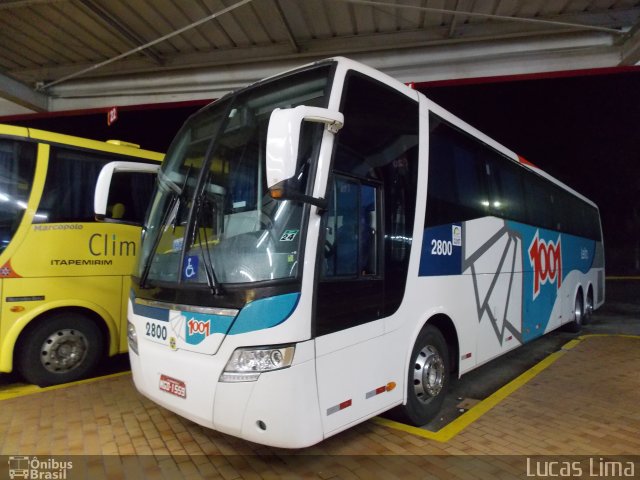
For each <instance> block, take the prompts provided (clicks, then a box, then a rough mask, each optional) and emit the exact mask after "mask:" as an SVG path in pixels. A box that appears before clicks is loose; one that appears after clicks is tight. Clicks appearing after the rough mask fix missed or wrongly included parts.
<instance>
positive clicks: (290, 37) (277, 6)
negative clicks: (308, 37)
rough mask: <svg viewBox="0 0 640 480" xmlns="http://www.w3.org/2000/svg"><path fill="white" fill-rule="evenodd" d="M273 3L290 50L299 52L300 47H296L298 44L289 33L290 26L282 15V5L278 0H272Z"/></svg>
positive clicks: (291, 33) (290, 32)
mask: <svg viewBox="0 0 640 480" xmlns="http://www.w3.org/2000/svg"><path fill="white" fill-rule="evenodd" d="M273 3H274V4H275V6H276V12H277V13H278V17H279V18H280V22H282V25H283V27H284V30H285V33H286V34H287V39H288V40H289V43H290V44H291V48H292V49H293V51H294V52H296V53H297V52H299V51H300V47H299V46H298V43H297V42H296V39H295V37H294V35H293V32H292V31H291V26H290V25H289V22H288V21H287V17H286V16H285V14H284V11H283V10H282V5H280V0H273Z"/></svg>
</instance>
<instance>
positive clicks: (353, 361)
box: [315, 175, 386, 432]
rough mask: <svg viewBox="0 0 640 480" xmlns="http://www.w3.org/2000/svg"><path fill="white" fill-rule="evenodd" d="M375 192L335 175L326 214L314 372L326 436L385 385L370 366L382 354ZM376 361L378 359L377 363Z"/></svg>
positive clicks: (357, 414) (368, 407)
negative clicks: (368, 394) (315, 370)
mask: <svg viewBox="0 0 640 480" xmlns="http://www.w3.org/2000/svg"><path fill="white" fill-rule="evenodd" d="M379 205H380V189H379V188H378V187H377V186H376V185H372V184H371V183H368V182H365V181H362V180H358V179H354V178H350V177H346V176H340V175H336V176H335V179H334V182H333V185H332V188H331V197H330V202H329V209H328V211H327V212H326V213H325V222H324V227H325V235H324V251H323V252H322V253H321V254H320V255H321V259H320V263H321V265H320V268H321V274H320V281H319V283H318V289H317V296H316V309H315V320H316V337H317V338H316V368H317V378H318V391H319V396H320V406H321V414H322V417H323V420H324V430H325V432H331V431H333V430H335V429H337V428H339V427H340V426H342V425H344V424H345V423H349V422H351V421H355V420H357V419H358V418H361V417H362V416H363V415H365V414H366V413H368V411H370V410H371V408H373V406H374V405H375V404H376V402H375V401H367V399H366V393H367V392H368V391H371V390H375V389H376V388H378V387H380V386H381V385H384V384H386V381H384V380H383V379H384V378H386V377H385V376H384V373H383V372H382V371H381V368H380V366H379V365H376V364H375V362H372V357H375V352H376V350H377V351H380V350H379V349H381V348H382V338H383V337H382V335H383V333H384V325H383V321H382V320H381V318H382V316H383V307H384V290H383V277H382V272H381V271H380V253H381V252H380V240H381V238H380V233H381V232H380V231H379V228H378V226H379V223H380V208H379ZM378 358H379V357H378Z"/></svg>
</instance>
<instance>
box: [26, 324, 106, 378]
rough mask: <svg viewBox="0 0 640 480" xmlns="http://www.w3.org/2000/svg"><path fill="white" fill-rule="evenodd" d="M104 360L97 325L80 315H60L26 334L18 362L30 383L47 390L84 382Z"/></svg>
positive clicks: (37, 325)
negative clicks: (82, 379)
mask: <svg viewBox="0 0 640 480" xmlns="http://www.w3.org/2000/svg"><path fill="white" fill-rule="evenodd" d="M101 356H102V341H101V333H100V330H99V329H98V327H97V326H96V325H95V323H94V322H93V321H92V320H91V319H90V318H88V317H87V316H85V315H82V314H80V313H76V312H59V313H55V314H53V315H51V316H49V317H47V318H43V319H42V320H40V321H39V322H38V323H36V324H35V325H34V326H33V327H32V328H30V329H29V330H28V331H26V332H25V334H24V337H23V339H22V340H21V342H20V345H19V348H18V351H17V358H16V360H17V368H18V371H19V372H20V374H21V375H22V377H23V378H24V379H25V380H26V381H28V382H29V383H33V384H36V385H39V386H41V387H45V386H49V385H57V384H59V383H67V382H72V381H74V380H78V379H80V378H83V377H84V376H86V375H87V374H88V373H90V372H91V371H92V370H93V369H94V368H95V367H96V366H97V364H98V362H99V361H100V358H101Z"/></svg>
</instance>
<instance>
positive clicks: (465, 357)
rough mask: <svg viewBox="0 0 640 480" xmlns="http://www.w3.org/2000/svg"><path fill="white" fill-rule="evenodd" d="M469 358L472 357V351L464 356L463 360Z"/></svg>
mask: <svg viewBox="0 0 640 480" xmlns="http://www.w3.org/2000/svg"><path fill="white" fill-rule="evenodd" d="M467 358H471V352H469V353H467V354H465V355H463V356H462V360H466V359H467Z"/></svg>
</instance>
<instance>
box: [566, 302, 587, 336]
mask: <svg viewBox="0 0 640 480" xmlns="http://www.w3.org/2000/svg"><path fill="white" fill-rule="evenodd" d="M583 321H584V306H583V303H582V292H579V293H578V295H576V303H575V304H574V306H573V321H571V322H569V323H567V331H569V332H573V333H578V332H579V331H580V330H582V324H583Z"/></svg>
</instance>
